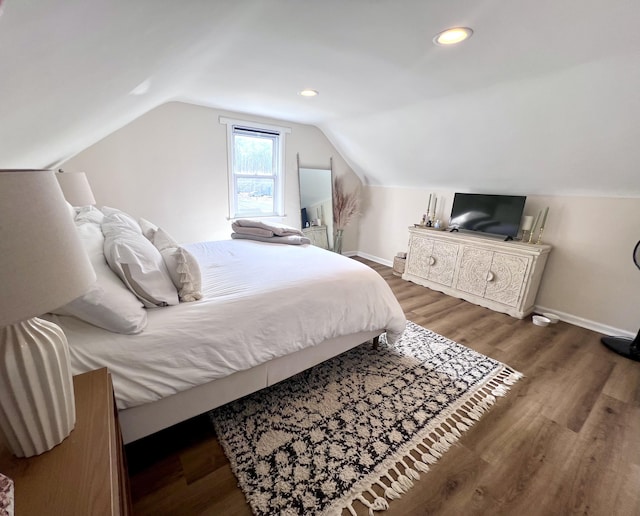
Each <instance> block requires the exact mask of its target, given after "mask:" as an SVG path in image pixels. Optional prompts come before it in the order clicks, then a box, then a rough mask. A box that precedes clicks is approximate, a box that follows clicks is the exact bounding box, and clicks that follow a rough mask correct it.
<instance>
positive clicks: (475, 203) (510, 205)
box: [449, 193, 527, 238]
mask: <svg viewBox="0 0 640 516" xmlns="http://www.w3.org/2000/svg"><path fill="white" fill-rule="evenodd" d="M526 200H527V198H526V197H525V196H523V195H486V194H468V193H456V195H455V197H454V198H453V207H452V208H451V221H450V223H449V225H450V227H451V228H452V229H454V228H455V229H464V230H468V231H479V232H482V233H491V234H493V235H502V236H505V237H512V238H513V237H515V236H516V235H517V234H518V228H519V227H520V220H521V219H522V212H523V210H524V202H525V201H526Z"/></svg>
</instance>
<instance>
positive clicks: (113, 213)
mask: <svg viewBox="0 0 640 516" xmlns="http://www.w3.org/2000/svg"><path fill="white" fill-rule="evenodd" d="M102 213H104V222H103V227H102V231H103V233H104V224H107V223H108V224H110V225H112V226H116V227H128V228H129V229H131V230H133V231H135V232H136V233H140V234H142V229H140V224H138V223H137V222H136V219H134V218H133V217H132V216H131V215H129V214H128V213H125V212H124V211H121V210H118V209H116V208H109V206H103V207H102Z"/></svg>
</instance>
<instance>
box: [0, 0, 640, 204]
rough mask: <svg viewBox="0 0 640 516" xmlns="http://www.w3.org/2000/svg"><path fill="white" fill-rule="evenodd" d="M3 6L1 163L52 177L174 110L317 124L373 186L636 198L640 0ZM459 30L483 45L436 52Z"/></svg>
mask: <svg viewBox="0 0 640 516" xmlns="http://www.w3.org/2000/svg"><path fill="white" fill-rule="evenodd" d="M0 3H2V2H0ZM2 8H3V14H2V15H1V16H0V167H2V168H7V167H44V166H53V165H56V164H58V163H61V162H63V161H64V160H65V159H68V158H69V157H70V156H73V155H74V154H76V153H78V152H80V151H81V150H83V149H84V148H86V147H88V146H89V145H91V144H93V143H95V142H96V141H98V140H100V139H101V138H103V137H105V136H106V135H108V134H110V133H111V132H113V131H115V130H117V129H118V128H120V127H122V126H123V125H125V124H127V123H129V122H130V121H132V120H134V119H135V118H137V117H139V116H141V115H142V114H144V113H145V112H147V111H149V110H151V109H153V108H154V107H156V106H158V105H160V104H163V103H165V102H168V101H171V100H181V101H186V102H192V103H196V104H201V105H205V106H212V107H216V108H221V109H225V110H230V111H237V112H246V113H251V114H254V115H261V116H266V117H270V118H276V119H282V120H290V121H293V122H300V123H306V124H313V125H316V126H318V127H319V128H320V129H322V130H323V132H324V133H325V134H326V135H327V137H328V138H329V139H330V140H331V141H332V142H333V144H334V145H335V146H336V148H337V149H338V150H339V151H340V153H341V154H342V155H343V156H344V158H345V159H346V160H347V161H348V163H349V164H350V165H351V166H352V168H353V169H354V171H355V172H356V173H357V174H358V175H360V177H361V178H362V179H363V181H365V182H366V183H368V184H373V185H376V184H377V185H393V186H415V187H421V186H425V187H426V186H428V187H432V188H433V187H443V188H445V187H446V188H456V189H473V190H475V191H477V190H484V191H491V192H495V193H502V192H505V193H506V192H512V193H524V194H535V193H563V194H588V195H623V196H627V195H628V196H640V170H639V169H638V163H640V123H639V122H638V120H640V31H639V30H638V28H637V24H638V22H639V21H640V2H638V0H561V1H558V0H537V1H531V0H502V1H499V0H448V1H441V0H394V1H392V0H322V1H315V2H312V1H311V0H209V1H205V0H181V1H169V0H135V1H131V0H5V1H4V2H3V3H2ZM452 26H467V27H471V28H472V29H473V30H474V31H475V33H474V35H473V37H472V38H471V39H469V40H468V41H466V42H464V43H462V44H460V45H458V46H454V47H446V48H445V47H438V46H435V45H434V44H433V43H432V38H433V36H434V35H435V34H436V33H438V32H440V31H441V30H443V29H445V28H447V27H452ZM303 88H313V89H316V90H318V91H319V92H320V95H319V96H317V97H315V98H304V97H301V96H300V95H298V94H297V93H298V92H299V91H300V90H302V89H303ZM134 91H137V92H138V93H142V94H139V95H135V94H133V92H134Z"/></svg>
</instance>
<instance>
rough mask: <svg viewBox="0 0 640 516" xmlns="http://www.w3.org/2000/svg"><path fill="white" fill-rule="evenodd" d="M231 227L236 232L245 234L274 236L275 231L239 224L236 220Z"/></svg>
mask: <svg viewBox="0 0 640 516" xmlns="http://www.w3.org/2000/svg"><path fill="white" fill-rule="evenodd" d="M231 229H233V230H234V231H235V232H236V233H242V234H243V235H254V236H261V237H272V236H274V235H273V231H271V230H270V229H262V228H251V227H244V226H239V225H238V224H237V223H236V222H234V223H233V224H231Z"/></svg>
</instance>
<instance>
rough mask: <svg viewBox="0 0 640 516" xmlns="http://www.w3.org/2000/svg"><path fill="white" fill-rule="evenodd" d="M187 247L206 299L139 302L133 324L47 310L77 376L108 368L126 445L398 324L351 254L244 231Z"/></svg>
mask: <svg viewBox="0 0 640 516" xmlns="http://www.w3.org/2000/svg"><path fill="white" fill-rule="evenodd" d="M184 249H185V250H187V251H188V253H190V254H191V255H192V256H193V257H195V259H196V260H197V263H198V265H199V268H200V273H201V289H202V298H201V299H199V300H197V301H193V302H180V303H178V304H175V305H173V306H165V307H162V308H147V309H146V310H145V312H146V318H147V320H146V327H145V328H144V330H143V331H141V332H139V333H136V334H122V333H116V332H113V331H108V330H106V329H102V328H98V327H96V326H94V325H92V324H88V323H87V322H85V321H82V320H80V319H78V318H76V317H73V316H69V315H51V316H49V317H50V319H51V320H54V321H55V322H56V323H58V324H59V325H60V326H61V327H62V328H63V330H64V332H65V334H66V336H67V339H68V342H69V349H70V357H71V364H72V369H73V372H74V374H78V373H82V372H85V371H89V370H93V369H96V368H100V367H107V368H108V369H109V371H110V373H111V375H112V379H113V385H114V392H115V397H116V403H117V406H118V409H119V418H120V424H121V428H122V433H123V439H124V441H125V443H129V442H132V441H135V440H137V439H140V438H142V437H145V436H147V435H149V434H152V433H154V432H157V431H158V430H161V429H163V428H166V427H168V426H171V425H173V424H175V423H178V422H180V421H183V420H185V419H188V418H190V417H193V416H196V415H198V414H201V413H203V412H206V411H208V410H211V409H213V408H215V407H218V406H220V405H222V404H224V403H227V402H229V401H232V400H234V399H237V398H240V397H242V396H244V395H246V394H250V393H251V392H255V391H256V390H259V389H262V388H265V387H267V386H269V385H273V384H274V383H277V382H279V381H281V380H283V379H285V378H288V377H290V376H292V375H294V374H296V373H298V372H300V371H303V370H305V369H307V368H309V367H312V366H313V365H316V364H318V363H320V362H322V361H324V360H327V359H328V358H331V357H332V356H335V355H338V354H340V353H342V352H344V351H346V350H348V349H350V348H352V347H354V346H357V345H359V344H362V343H364V342H366V341H368V340H370V339H372V338H374V337H376V336H378V335H380V334H381V333H382V332H384V331H386V332H387V334H388V336H389V338H391V339H394V338H395V337H397V336H398V335H399V334H401V333H402V331H403V330H404V327H405V324H406V321H405V317H404V314H403V311H402V309H401V307H400V306H399V304H398V302H397V300H396V298H395V296H394V295H393V293H392V292H391V289H390V288H389V286H388V285H387V283H386V282H385V281H384V280H383V279H382V278H381V277H380V276H379V275H378V274H377V273H376V272H375V271H373V270H372V269H371V268H369V267H367V266H365V265H363V264H361V263H359V262H357V261H355V260H352V259H349V258H346V257H344V256H340V255H337V254H335V253H331V252H329V251H326V250H323V249H320V248H317V247H314V246H310V245H282V244H273V243H266V242H256V241H251V240H228V241H218V242H201V243H196V244H190V245H187V246H184ZM103 261H104V260H103ZM60 313H65V312H64V311H61V312H60Z"/></svg>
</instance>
